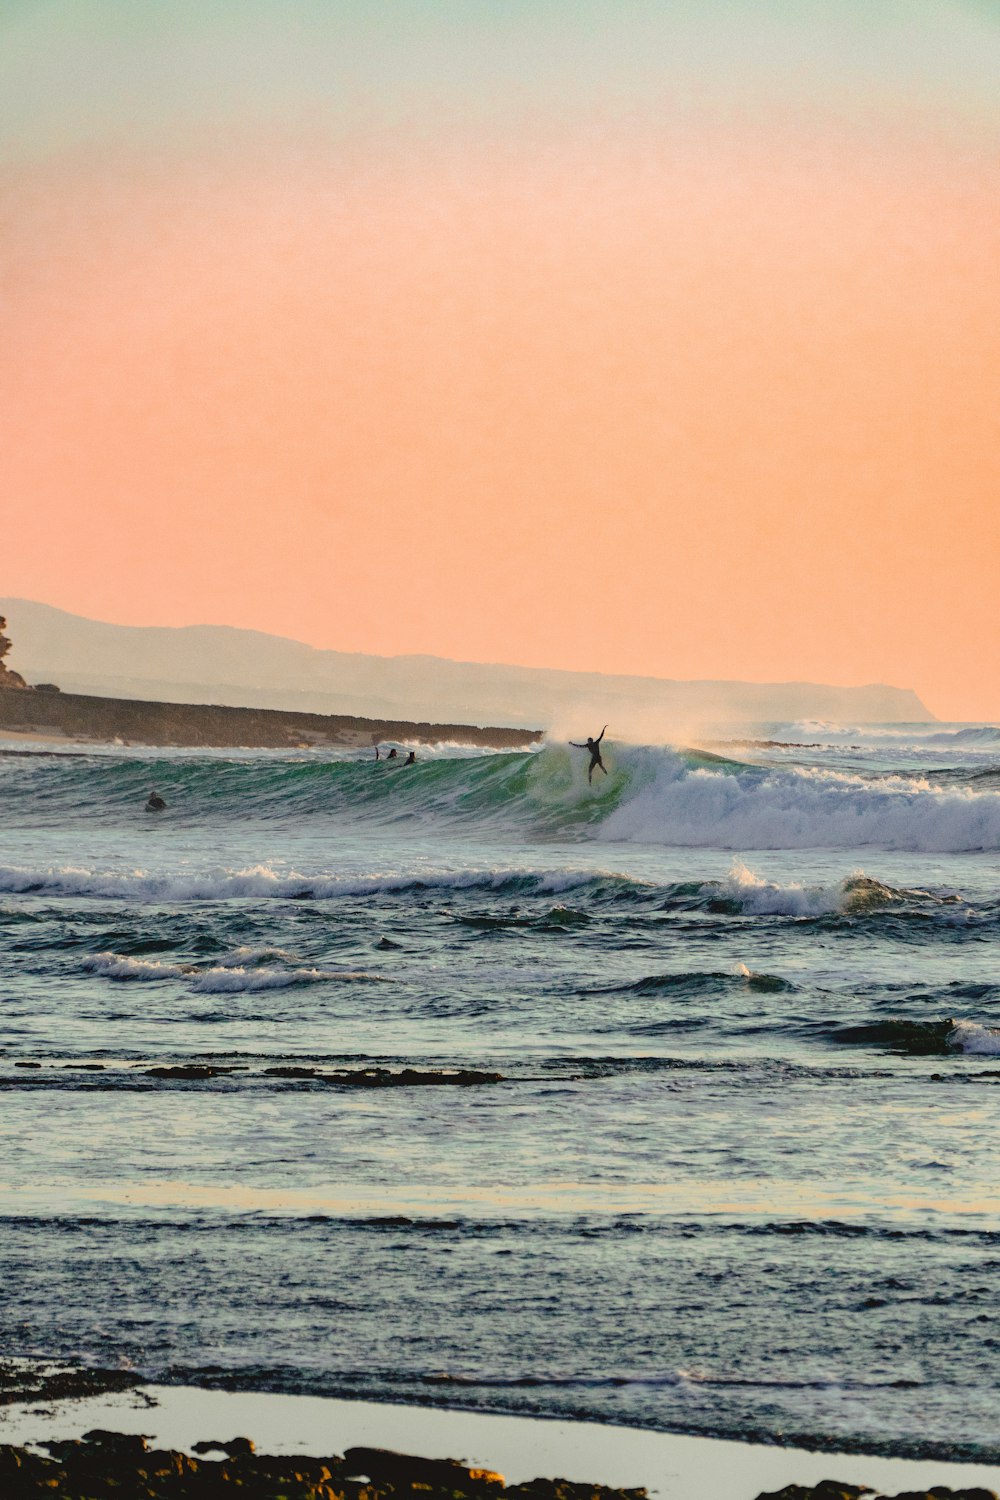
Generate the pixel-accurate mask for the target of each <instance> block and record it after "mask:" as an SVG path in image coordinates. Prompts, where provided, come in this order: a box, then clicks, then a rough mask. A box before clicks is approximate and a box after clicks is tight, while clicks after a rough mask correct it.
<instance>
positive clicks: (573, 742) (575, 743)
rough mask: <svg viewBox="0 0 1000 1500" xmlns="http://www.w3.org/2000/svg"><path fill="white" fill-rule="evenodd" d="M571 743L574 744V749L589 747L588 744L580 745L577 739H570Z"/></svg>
mask: <svg viewBox="0 0 1000 1500" xmlns="http://www.w3.org/2000/svg"><path fill="white" fill-rule="evenodd" d="M569 743H570V744H571V745H572V746H573V749H574V750H586V748H587V747H586V745H578V744H577V742H576V740H570V741H569Z"/></svg>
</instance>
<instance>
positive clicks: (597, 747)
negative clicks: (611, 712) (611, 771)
mask: <svg viewBox="0 0 1000 1500" xmlns="http://www.w3.org/2000/svg"><path fill="white" fill-rule="evenodd" d="M607 732H608V726H607V724H605V726H604V728H603V729H602V730H601V732H600V734H599V735H598V736H597V739H596V740H595V739H588V740H587V743H586V744H585V745H578V744H577V742H576V740H570V744H571V745H572V746H573V749H574V750H589V751H590V765H589V766H588V767H587V782H588V784H589V783H590V782H591V781H592V780H593V776H594V767H595V766H600V768H601V770H602V771H603V772H604V774H605V776H607V774H608V768H607V766H606V765H605V764H604V762H603V760H602V759H601V741H602V740H603V738H604V736H605V735H606V734H607Z"/></svg>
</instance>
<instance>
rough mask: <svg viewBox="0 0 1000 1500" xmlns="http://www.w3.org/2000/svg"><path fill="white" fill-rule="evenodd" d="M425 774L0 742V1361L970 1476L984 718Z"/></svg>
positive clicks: (991, 1446)
mask: <svg viewBox="0 0 1000 1500" xmlns="http://www.w3.org/2000/svg"><path fill="white" fill-rule="evenodd" d="M420 754H421V758H420V759H419V760H418V762H417V764H416V765H414V766H402V765H393V764H389V763H386V762H379V763H375V762H374V761H371V760H370V759H368V758H361V757H354V756H348V757H346V758H344V759H340V760H335V761H333V760H329V759H324V758H322V757H321V756H320V755H319V754H318V753H307V754H302V755H298V756H286V755H283V756H278V755H269V754H250V753H244V754H232V755H218V754H216V755H205V754H194V753H163V754H160V755H157V756H156V757H155V758H154V757H153V756H152V755H151V754H150V753H145V754H139V753H137V752H135V751H127V750H119V751H114V752H110V751H109V752H104V753H100V754H98V753H90V754H81V755H67V756H46V755H34V754H32V755H5V756H0V799H2V802H0V807H2V823H0V1005H2V1009H3V1020H4V1026H3V1038H2V1055H0V1084H2V1098H0V1148H2V1157H0V1160H2V1166H0V1218H2V1232H3V1239H2V1245H3V1250H2V1270H3V1275H2V1277H0V1308H2V1312H3V1328H4V1335H3V1349H4V1352H5V1353H7V1354H15V1355H29V1354H33V1353H37V1354H41V1355H46V1356H51V1355H61V1356H71V1357H75V1358H82V1359H84V1360H87V1361H91V1362H95V1363H101V1364H114V1363H118V1362H131V1363H132V1364H134V1365H135V1366H136V1367H137V1368H139V1369H141V1370H142V1371H144V1372H145V1373H147V1374H148V1375H150V1376H152V1377H156V1378H159V1379H164V1378H166V1379H171V1378H174V1379H184V1380H185V1381H189V1382H203V1383H204V1382H223V1383H228V1384H232V1385H234V1386H245V1387H263V1388H273V1389H285V1390H309V1391H317V1392H327V1393H330V1394H334V1393H337V1394H354V1395H366V1396H373V1397H382V1398H386V1399H398V1400H417V1401H423V1402H433V1401H438V1402H445V1403H448V1404H460V1405H465V1406H477V1407H483V1408H492V1409H498V1410H514V1411H522V1412H535V1413H542V1414H552V1415H555V1414H560V1415H563V1414H573V1415H582V1416H585V1417H593V1418H600V1419H602V1420H611V1421H621V1422H627V1423H635V1424H643V1425H648V1426H654V1427H662V1428H666V1429H683V1430H689V1431H703V1432H723V1433H727V1434H730V1435H741V1436H751V1435H756V1436H768V1437H772V1438H774V1437H778V1436H782V1435H783V1436H784V1437H785V1438H786V1439H788V1440H791V1439H792V1438H797V1439H801V1440H806V1441H810V1442H813V1443H817V1444H823V1443H834V1444H836V1445H838V1446H844V1445H845V1444H848V1443H853V1444H859V1445H861V1446H864V1447H867V1448H872V1449H875V1448H884V1449H888V1450H891V1451H896V1452H909V1453H919V1452H922V1451H933V1450H937V1451H940V1452H944V1451H946V1450H947V1449H951V1450H953V1451H956V1452H959V1453H965V1454H967V1455H969V1456H973V1455H974V1456H977V1457H981V1458H982V1457H985V1458H988V1459H992V1458H995V1459H998V1460H1000V1399H998V1398H1000V1392H998V1376H997V1369H998V1367H1000V1364H998V1359H997V1354H998V1350H1000V1337H998V1328H997V1318H996V1312H995V1306H996V1273H997V1270H998V1269H1000V1214H998V1206H1000V1205H998V1198H997V1189H996V1172H997V1159H998V1147H1000V1124H998V1108H997V1105H998V1101H1000V1094H998V1093H997V1092H996V1086H997V1084H998V1083H1000V1058H998V1054H1000V966H998V961H997V960H998V951H1000V888H998V882H997V852H998V850H1000V732H998V731H997V730H996V729H992V728H989V727H987V726H983V727H968V726H966V727H958V728H956V727H948V726H938V725H934V726H920V727H919V728H916V727H915V728H912V729H907V728H902V727H899V726H895V727H893V728H892V729H885V730H872V729H868V730H865V731H862V730H858V729H854V730H837V729H832V728H831V727H830V726H818V725H806V726H802V725H799V726H783V727H775V726H770V728H769V729H768V730H762V731H760V732H759V734H758V736H757V738H756V739H755V740H754V741H753V742H746V743H743V744H735V743H728V744H714V745H711V746H709V747H708V748H705V749H701V750H698V751H693V750H691V751H682V750H676V749H668V748H662V747H661V748H656V747H622V746H617V747H615V746H612V747H611V749H610V751H609V752H608V753H607V754H606V759H607V761H608V768H609V770H610V772H611V774H610V776H609V777H608V778H607V779H604V778H601V779H600V781H599V783H597V782H595V785H594V786H593V787H589V786H588V784H587V781H586V776H585V772H584V765H585V760H586V757H585V756H579V755H578V754H575V753H574V752H572V751H569V750H567V749H565V748H560V747H555V746H549V747H546V748H544V749H542V750H540V751H536V752H526V753H523V754H502V755H482V754H469V753H468V752H463V751H461V750H459V749H457V748H455V747H451V748H449V747H442V748H441V749H440V750H439V751H437V752H435V753H433V754H430V753H429V752H423V751H421V752H420ZM154 785H155V787H156V788H157V789H158V790H159V791H160V793H161V794H162V795H163V797H164V798H165V800H166V802H167V804H168V806H167V809H166V811H165V812H163V813H161V814H158V815H153V814H147V813H145V812H144V811H143V804H144V801H145V798H146V796H147V795H148V793H149V790H150V788H151V787H152V786H154Z"/></svg>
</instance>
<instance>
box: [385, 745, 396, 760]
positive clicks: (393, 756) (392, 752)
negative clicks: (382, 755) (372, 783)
mask: <svg viewBox="0 0 1000 1500" xmlns="http://www.w3.org/2000/svg"><path fill="white" fill-rule="evenodd" d="M398 755H399V751H398V750H397V749H396V747H395V745H393V747H392V749H391V750H390V751H389V754H388V755H387V756H386V760H395V759H396V758H397V756H398Z"/></svg>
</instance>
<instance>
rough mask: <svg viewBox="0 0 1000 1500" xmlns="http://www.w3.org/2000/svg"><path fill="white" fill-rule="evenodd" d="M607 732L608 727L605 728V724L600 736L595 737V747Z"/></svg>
mask: <svg viewBox="0 0 1000 1500" xmlns="http://www.w3.org/2000/svg"><path fill="white" fill-rule="evenodd" d="M607 732H608V726H607V724H605V726H604V728H603V729H602V730H601V732H600V734H599V735H598V736H597V739H596V740H595V741H594V744H595V745H599V744H600V743H601V741H602V740H603V738H604V736H605V735H606V734H607Z"/></svg>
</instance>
